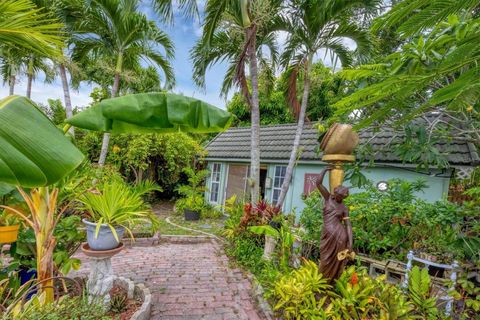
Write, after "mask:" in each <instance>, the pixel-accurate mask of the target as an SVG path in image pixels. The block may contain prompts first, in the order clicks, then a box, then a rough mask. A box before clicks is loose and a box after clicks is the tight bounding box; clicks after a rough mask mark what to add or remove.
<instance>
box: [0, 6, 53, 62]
mask: <svg viewBox="0 0 480 320" xmlns="http://www.w3.org/2000/svg"><path fill="white" fill-rule="evenodd" d="M61 27H62V25H61V24H60V23H58V21H56V20H54V19H51V18H49V17H48V15H47V14H46V13H45V12H44V11H42V10H41V9H39V8H37V7H36V6H35V4H33V3H32V2H30V1H29V0H3V1H0V45H11V46H17V47H19V48H25V49H29V50H31V51H33V52H36V53H38V54H41V55H44V56H55V55H58V54H59V49H58V48H59V47H60V46H61V45H62V37H61Z"/></svg>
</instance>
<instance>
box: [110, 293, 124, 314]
mask: <svg viewBox="0 0 480 320" xmlns="http://www.w3.org/2000/svg"><path fill="white" fill-rule="evenodd" d="M127 308H128V297H127V293H126V292H124V291H120V292H116V293H115V294H113V295H112V300H111V301H110V311H112V312H113V313H115V314H120V313H122V312H123V311H125V310H126V309H127Z"/></svg>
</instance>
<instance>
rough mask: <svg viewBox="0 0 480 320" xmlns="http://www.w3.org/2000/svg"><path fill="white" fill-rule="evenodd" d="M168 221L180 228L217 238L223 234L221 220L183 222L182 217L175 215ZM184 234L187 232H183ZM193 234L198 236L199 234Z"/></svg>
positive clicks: (204, 219) (209, 219) (208, 219)
mask: <svg viewBox="0 0 480 320" xmlns="http://www.w3.org/2000/svg"><path fill="white" fill-rule="evenodd" d="M170 221H171V222H173V223H175V224H178V225H180V226H182V227H187V228H191V229H194V230H199V231H203V232H207V233H211V234H214V235H216V236H219V237H220V236H222V232H223V222H224V220H223V219H222V218H203V219H200V220H198V221H185V219H184V218H183V216H180V215H175V216H171V217H170ZM207 226H208V227H207ZM185 232H188V231H186V230H185ZM195 234H196V235H199V233H195Z"/></svg>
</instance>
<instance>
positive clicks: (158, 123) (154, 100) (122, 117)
mask: <svg viewBox="0 0 480 320" xmlns="http://www.w3.org/2000/svg"><path fill="white" fill-rule="evenodd" d="M231 122H232V115H231V114H230V113H228V112H226V111H224V110H221V109H218V108H216V107H214V106H212V105H210V104H208V103H205V102H203V101H200V100H197V99H194V98H189V97H185V96H181V95H176V94H172V93H160V92H158V93H156V92H154V93H140V94H131V95H127V96H123V97H118V98H112V99H106V100H103V101H102V102H100V103H98V104H96V105H95V106H93V107H91V108H88V109H87V110H85V111H82V112H80V113H78V114H77V115H75V116H74V117H72V118H70V119H68V120H67V123H69V124H71V125H73V126H75V127H79V128H83V129H88V130H94V131H104V132H112V133H142V132H144V133H148V132H160V133H164V132H175V131H184V132H219V131H223V130H225V129H227V128H228V127H229V126H230V123H231Z"/></svg>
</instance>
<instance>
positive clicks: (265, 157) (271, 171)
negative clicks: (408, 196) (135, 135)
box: [205, 124, 480, 215]
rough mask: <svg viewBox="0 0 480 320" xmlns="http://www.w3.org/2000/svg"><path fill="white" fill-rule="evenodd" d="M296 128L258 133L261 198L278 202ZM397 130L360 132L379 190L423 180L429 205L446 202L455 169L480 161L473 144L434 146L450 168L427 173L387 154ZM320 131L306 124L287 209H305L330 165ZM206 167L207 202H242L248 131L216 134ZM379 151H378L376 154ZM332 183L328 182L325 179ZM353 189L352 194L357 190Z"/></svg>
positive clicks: (263, 129)
mask: <svg viewBox="0 0 480 320" xmlns="http://www.w3.org/2000/svg"><path fill="white" fill-rule="evenodd" d="M295 130H296V125H295V124H285V125H272V126H263V127H261V129H260V158H261V168H260V190H261V196H262V198H263V199H266V200H267V201H268V202H270V203H276V201H277V199H278V197H279V195H280V189H281V186H282V183H283V179H284V177H285V172H286V168H287V164H288V159H289V157H290V151H291V147H292V143H293V139H294V137H295ZM394 134H395V133H394V131H393V130H391V129H388V128H387V129H384V130H383V131H382V132H380V133H378V132H377V133H375V134H374V132H373V131H372V130H363V131H362V132H360V134H359V135H360V144H366V143H368V144H369V145H370V146H371V148H372V150H373V151H374V154H375V156H374V160H375V166H373V167H370V168H368V169H365V170H364V172H363V174H364V175H365V176H366V177H367V178H368V179H369V180H370V181H372V182H373V183H374V184H376V185H377V186H378V187H379V188H386V187H388V185H387V184H386V183H385V182H386V181H388V180H389V179H392V178H400V179H404V180H411V181H414V180H417V179H419V178H421V179H424V180H425V181H426V182H427V185H428V187H427V188H426V189H425V190H424V192H421V193H419V194H418V196H419V197H420V198H423V199H425V200H427V201H429V202H434V201H437V200H440V199H442V197H445V196H446V195H447V194H448V190H449V185H450V179H451V177H452V175H453V174H454V172H455V170H457V172H458V171H460V172H469V171H471V170H472V169H473V167H474V166H475V165H478V164H479V163H480V158H479V155H478V153H477V150H476V148H475V146H474V145H473V144H471V143H468V142H465V141H453V142H452V141H449V142H445V143H443V144H437V145H436V147H437V148H438V149H439V150H440V151H441V152H442V153H445V154H448V155H447V160H448V161H449V163H450V168H449V169H442V170H440V169H433V168H432V169H429V170H428V172H426V171H423V172H422V171H417V170H416V168H417V164H414V163H411V164H409V163H402V161H401V160H400V159H399V158H398V157H397V156H396V155H395V154H394V153H393V152H385V151H384V149H388V148H384V147H385V145H386V144H388V143H391V141H392V139H397V138H400V137H396V138H395V137H394ZM318 144H319V143H318V130H317V129H316V128H315V127H314V126H312V125H308V126H306V127H305V128H304V130H303V135H302V139H301V142H300V145H301V152H300V154H299V158H298V161H297V165H296V167H295V170H294V173H293V177H292V181H291V183H290V188H289V191H288V194H287V197H286V199H285V202H284V206H283V211H284V212H292V211H295V212H296V213H297V215H298V214H299V213H300V212H301V211H302V210H303V208H304V206H305V205H304V203H303V200H302V198H303V197H304V195H306V194H308V193H309V192H311V191H312V190H313V189H314V188H315V183H316V178H317V177H318V174H319V173H320V171H321V170H322V169H323V168H324V167H325V166H326V165H327V164H326V163H324V162H322V161H321V160H320V159H321V154H318V153H317V149H318ZM206 150H207V151H208V155H207V157H206V160H207V161H208V169H209V170H210V175H209V176H208V177H207V181H206V184H207V189H208V190H207V192H206V193H205V197H206V200H207V202H209V203H211V204H213V205H223V204H224V203H225V200H226V199H228V198H230V197H232V196H233V195H236V196H237V197H240V198H243V197H245V196H246V195H248V184H247V177H248V171H249V162H250V127H241V128H230V129H229V130H227V131H225V132H222V133H220V134H219V135H217V136H216V137H215V138H214V139H213V140H212V141H211V142H210V143H209V144H208V145H207V146H206ZM375 151H378V152H375ZM325 180H326V181H325V183H328V178H326V179H325ZM346 185H348V183H346ZM358 191H359V190H358V189H355V188H352V189H351V192H358Z"/></svg>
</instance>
